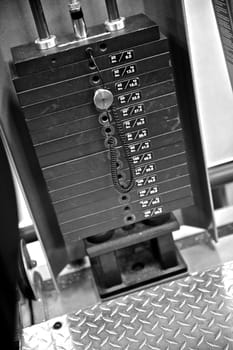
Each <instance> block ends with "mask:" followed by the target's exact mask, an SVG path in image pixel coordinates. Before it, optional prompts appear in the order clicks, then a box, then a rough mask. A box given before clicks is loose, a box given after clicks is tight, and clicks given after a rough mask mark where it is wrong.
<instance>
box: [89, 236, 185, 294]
mask: <svg viewBox="0 0 233 350" xmlns="http://www.w3.org/2000/svg"><path fill="white" fill-rule="evenodd" d="M175 254H176V265H175V266H172V267H168V268H162V266H161V262H160V259H159V258H157V259H156V257H155V255H154V254H153V249H152V247H151V244H150V242H145V243H143V244H140V245H135V246H132V247H128V248H125V249H122V250H120V251H118V252H117V253H116V258H117V264H118V268H119V271H120V275H121V276H120V277H121V283H120V284H118V285H115V286H112V287H104V286H103V284H102V281H101V278H100V276H99V272H100V271H99V266H98V265H96V264H93V265H92V268H93V274H94V276H95V281H96V286H97V289H98V292H99V295H100V297H101V298H102V299H105V300H106V299H109V298H111V297H114V296H116V295H118V296H119V295H124V294H125V293H128V292H129V291H136V290H139V289H141V288H145V286H150V285H156V284H160V283H162V282H163V283H164V282H167V281H169V280H171V278H172V279H176V278H181V277H184V276H186V275H187V265H186V263H185V262H184V260H183V258H182V256H181V254H180V253H179V251H178V249H176V248H175ZM113 277H115V275H113Z"/></svg>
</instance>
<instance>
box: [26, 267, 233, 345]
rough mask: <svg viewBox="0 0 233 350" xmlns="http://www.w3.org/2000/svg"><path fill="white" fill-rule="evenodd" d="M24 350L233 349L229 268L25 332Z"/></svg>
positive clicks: (232, 276)
mask: <svg viewBox="0 0 233 350" xmlns="http://www.w3.org/2000/svg"><path fill="white" fill-rule="evenodd" d="M22 349H23V350H32V349H33V350H45V349H46V350H50V349H53V350H54V349H59V350H62V349H66V350H99V349H102V350H117V349H119V350H139V349H142V350H144V349H145V350H149V349H152V350H176V349H177V350H178V349H179V350H186V349H190V350H194V349H200V350H207V349H221V350H230V349H233V263H227V264H223V265H221V266H219V267H217V268H214V269H210V270H207V271H204V272H201V273H194V274H192V275H191V276H189V277H187V278H184V279H180V280H176V281H173V282H170V283H167V284H162V285H159V286H156V287H153V288H148V289H145V290H142V291H140V292H137V293H133V294H129V295H127V296H125V297H121V298H118V299H115V300H111V301H108V302H105V303H100V304H96V305H95V306H93V307H90V308H87V309H84V310H79V311H77V312H76V313H71V314H68V315H65V316H62V317H58V318H55V319H51V320H49V321H47V322H44V323H41V324H39V325H36V326H32V327H29V328H25V329H24V330H23V339H22Z"/></svg>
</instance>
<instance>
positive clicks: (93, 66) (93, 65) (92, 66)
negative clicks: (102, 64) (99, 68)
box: [89, 62, 96, 70]
mask: <svg viewBox="0 0 233 350" xmlns="http://www.w3.org/2000/svg"><path fill="white" fill-rule="evenodd" d="M89 68H90V69H92V70H94V69H96V66H95V64H94V62H89Z"/></svg>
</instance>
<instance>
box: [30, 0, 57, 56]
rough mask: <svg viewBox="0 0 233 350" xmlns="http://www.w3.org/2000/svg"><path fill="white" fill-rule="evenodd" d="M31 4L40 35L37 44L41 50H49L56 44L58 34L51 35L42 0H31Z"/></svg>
mask: <svg viewBox="0 0 233 350" xmlns="http://www.w3.org/2000/svg"><path fill="white" fill-rule="evenodd" d="M29 4H30V7H31V10H32V15H33V18H34V21H35V25H36V29H37V32H38V36H39V37H38V39H36V40H35V44H36V45H37V46H38V48H39V49H40V50H47V49H49V48H52V47H54V46H56V36H55V35H51V34H50V32H49V29H48V25H47V22H46V19H45V15H44V11H43V8H42V5H41V2H40V0H29Z"/></svg>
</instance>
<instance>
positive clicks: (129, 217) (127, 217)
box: [126, 215, 134, 223]
mask: <svg viewBox="0 0 233 350" xmlns="http://www.w3.org/2000/svg"><path fill="white" fill-rule="evenodd" d="M133 221H134V217H133V215H129V216H126V222H127V223H130V222H133Z"/></svg>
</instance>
